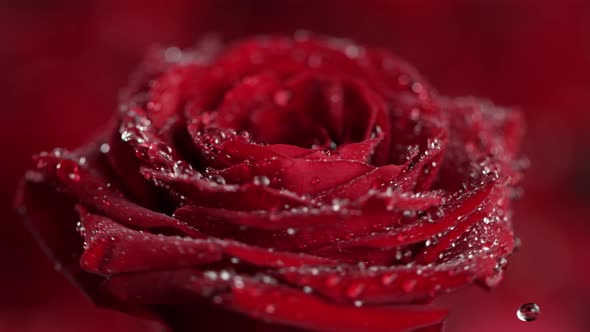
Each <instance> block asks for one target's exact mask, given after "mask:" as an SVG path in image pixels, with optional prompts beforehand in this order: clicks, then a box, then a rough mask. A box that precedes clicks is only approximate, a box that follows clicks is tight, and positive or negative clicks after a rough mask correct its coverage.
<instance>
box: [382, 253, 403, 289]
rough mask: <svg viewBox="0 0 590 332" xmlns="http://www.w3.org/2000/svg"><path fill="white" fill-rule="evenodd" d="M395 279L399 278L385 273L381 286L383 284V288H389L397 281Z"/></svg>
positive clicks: (393, 274)
mask: <svg viewBox="0 0 590 332" xmlns="http://www.w3.org/2000/svg"><path fill="white" fill-rule="evenodd" d="M400 254H401V253H400ZM400 258H401V257H400ZM395 278H397V275H396V274H395V273H385V274H384V275H382V276H381V284H383V286H389V285H391V283H392V282H393V281H394V280H395Z"/></svg>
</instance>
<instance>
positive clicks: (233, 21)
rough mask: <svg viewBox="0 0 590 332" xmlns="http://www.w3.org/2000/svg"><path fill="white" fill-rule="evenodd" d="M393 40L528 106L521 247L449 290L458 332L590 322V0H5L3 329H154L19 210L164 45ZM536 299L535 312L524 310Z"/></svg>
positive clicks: (447, 300)
mask: <svg viewBox="0 0 590 332" xmlns="http://www.w3.org/2000/svg"><path fill="white" fill-rule="evenodd" d="M301 28H303V29H307V30H311V31H314V32H319V33H325V34H331V35H335V36H340V37H348V38H352V39H355V40H356V41H358V42H360V43H365V44H369V45H373V46H379V47H385V48H389V49H391V50H393V51H394V52H395V53H397V54H399V55H401V56H402V57H404V58H405V59H407V60H408V61H409V62H411V63H413V64H414V65H415V66H416V67H417V68H418V69H419V70H420V71H421V72H422V73H423V74H424V75H425V76H426V77H427V78H428V79H429V80H430V81H431V82H432V83H433V85H434V86H435V87H437V88H438V89H439V91H440V92H441V93H443V94H447V95H451V96H462V95H475V96H480V97H488V98H490V99H492V100H493V101H494V102H496V103H497V104H500V105H505V106H515V107H518V108H520V109H521V110H523V112H524V114H525V116H526V118H527V127H528V130H527V137H526V141H525V143H524V146H523V150H524V153H525V154H526V155H527V156H528V157H529V159H530V163H531V167H530V169H529V170H528V174H527V178H526V181H525V183H524V192H525V196H524V198H523V199H521V200H520V201H519V202H518V203H517V204H516V212H515V224H516V225H515V227H516V230H517V234H518V235H519V237H520V239H521V240H522V247H521V249H520V250H519V252H517V253H516V254H515V255H514V256H513V257H512V259H511V260H510V262H509V267H508V271H507V273H506V278H505V281H504V282H503V283H502V284H501V285H500V286H499V287H498V288H497V289H495V290H493V291H492V292H487V291H484V290H482V289H479V288H475V287H474V288H470V289H466V290H463V291H461V292H458V293H455V294H452V295H448V296H445V297H444V298H442V299H440V300H438V302H439V303H441V304H444V305H448V306H450V307H451V308H452V314H451V316H450V319H449V322H448V331H449V332H467V331H478V332H492V331H494V332H495V331H523V332H526V331H535V332H549V331H551V332H553V331H568V332H584V331H590V315H589V314H588V312H589V311H590V282H588V278H589V275H590V264H589V262H590V241H589V240H588V239H589V236H590V218H589V215H590V144H589V143H590V125H589V121H590V2H588V1H586V0H561V1H556V0H521V1H512V0H493V1H492V0H477V1H476V0H441V1H427V0H399V1H398V0H396V1H385V0H362V1H353V0H314V1H311V0H308V1H303V0H302V1H296V0H282V1H275V0H243V1H237V0H236V1H231V0H209V1H206V0H166V1H155V0H104V1H99V0H87V1H76V0H53V1H51V0H0V75H1V76H0V77H1V78H0V110H1V112H2V113H1V120H0V144H2V145H1V147H0V148H1V150H0V151H2V153H3V155H2V157H1V158H2V163H1V166H0V181H1V184H2V185H1V186H0V203H1V204H2V205H1V207H0V208H1V211H0V213H1V214H0V215H1V216H2V218H1V219H0V223H1V225H0V269H1V271H2V272H1V273H0V331H17V332H20V331H24V332H28V331H31V332H32V331H35V332H51V331H61V332H68V331H90V332H92V331H150V330H153V327H154V324H153V323H150V322H147V321H143V320H140V319H137V318H133V317H129V316H126V315H123V314H119V313H116V312H111V311H107V310H102V309H97V308H95V307H94V306H93V305H92V304H91V303H90V302H89V301H88V300H87V299H86V298H85V297H84V296H83V295H81V294H80V293H79V292H78V291H77V290H76V289H74V288H73V287H72V286H70V285H69V284H68V282H67V281H66V280H65V278H63V277H62V276H61V275H60V274H59V273H58V272H56V271H55V269H54V267H53V265H52V264H51V263H50V262H49V261H48V260H47V259H45V257H44V256H43V254H42V253H41V251H40V249H39V248H37V246H36V244H35V242H34V241H33V239H32V238H31V237H30V236H29V235H28V233H27V232H26V230H25V229H24V227H23V226H22V225H21V223H20V221H19V220H18V218H17V217H16V215H15V213H14V212H13V211H12V207H11V205H12V198H13V196H14V191H15V187H16V184H17V181H18V179H19V177H20V176H21V175H22V174H23V173H24V170H25V169H26V168H27V167H29V165H30V156H31V155H32V154H33V153H35V152H38V151H41V150H48V149H51V148H53V147H55V146H61V147H66V148H73V147H76V146H78V145H79V144H80V143H81V142H83V141H84V140H86V139H88V138H90V137H91V136H92V135H93V133H94V132H95V131H97V130H99V129H100V128H101V126H102V125H104V124H105V123H106V122H107V121H108V119H109V117H110V116H111V115H112V114H113V112H114V110H115V109H116V102H117V92H118V91H119V89H120V88H122V87H124V86H125V85H126V82H127V78H128V76H129V74H130V73H131V72H132V71H133V70H134V68H135V67H136V66H137V64H138V63H139V61H140V59H141V57H142V56H143V55H144V54H145V52H146V50H147V49H148V48H149V47H151V46H153V45H155V44H156V45H178V46H180V47H190V46H191V45H193V44H194V43H195V42H196V41H198V40H199V38H201V37H202V36H204V35H207V34H215V35H217V36H220V37H221V38H223V39H225V40H232V39H235V38H238V37H240V36H244V35H251V34H254V33H269V32H285V33H291V32H293V31H295V30H296V29H301ZM526 302H535V303H537V304H538V305H539V306H540V307H541V311H542V312H541V315H540V317H539V319H538V320H537V321H535V322H530V323H525V322H521V321H519V320H518V319H517V318H516V315H515V312H516V309H517V308H518V307H519V306H520V305H521V304H523V303H526Z"/></svg>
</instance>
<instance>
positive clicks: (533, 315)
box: [516, 303, 541, 322]
mask: <svg viewBox="0 0 590 332" xmlns="http://www.w3.org/2000/svg"><path fill="white" fill-rule="evenodd" d="M540 312H541V308H539V306H538V305H537V304H536V303H525V304H523V305H521V306H520V308H518V310H517V311H516V317H518V319H520V320H521V321H523V322H532V321H534V320H536V319H537V318H538V317H539V313H540Z"/></svg>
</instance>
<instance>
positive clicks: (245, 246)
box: [17, 33, 522, 331]
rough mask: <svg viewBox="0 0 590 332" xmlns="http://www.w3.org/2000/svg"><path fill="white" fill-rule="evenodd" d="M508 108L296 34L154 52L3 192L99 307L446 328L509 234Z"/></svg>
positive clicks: (362, 327)
mask: <svg viewBox="0 0 590 332" xmlns="http://www.w3.org/2000/svg"><path fill="white" fill-rule="evenodd" d="M521 134H522V122H521V117H520V115H519V113H516V112H511V111H510V110H507V109H504V108H500V107H496V106H494V105H493V104H491V103H490V102H488V101H481V100H477V99H474V98H458V99H452V98H446V97H442V96H439V95H438V94H437V93H436V92H435V91H434V90H433V89H432V87H430V86H429V84H428V83H427V82H426V81H425V80H424V79H423V78H422V77H420V75H419V74H418V73H417V72H416V70H415V69H413V68H412V67H411V66H409V65H408V64H407V63H405V62H403V61H402V60H400V59H398V58H396V57H395V56H393V55H392V54H390V53H388V52H386V51H382V50H377V49H371V48H367V47H363V46H359V45H356V44H354V43H352V42H350V41H347V40H341V39H333V38H326V37H317V36H313V35H309V34H306V33H298V34H296V35H295V36H294V37H258V38H253V39H247V40H243V41H239V42H237V43H234V44H232V45H229V46H227V47H222V45H220V43H218V42H215V41H212V40H205V41H203V42H202V43H200V44H199V45H198V46H197V47H195V48H194V49H193V50H189V51H184V52H183V51H181V50H179V49H177V48H168V49H166V50H162V51H154V52H152V53H150V54H149V55H148V57H147V58H146V60H145V62H144V64H143V65H142V66H141V68H140V70H139V71H138V73H137V74H136V75H134V76H133V77H132V79H131V82H130V84H129V86H128V88H127V89H126V90H125V91H124V93H123V94H122V97H121V102H120V112H119V113H118V115H117V116H116V117H115V119H114V121H113V123H112V125H111V126H109V128H108V129H107V130H105V131H104V132H103V134H102V135H100V136H99V137H97V138H96V139H95V140H94V141H93V142H92V143H90V144H87V145H85V146H83V147H82V148H80V149H79V150H76V151H66V150H64V149H55V150H54V151H52V152H47V153H41V154H39V155H36V156H35V157H34V160H35V167H33V169H31V170H30V171H29V172H28V173H27V174H26V177H25V179H24V181H23V184H22V186H21V190H20V191H19V194H18V197H17V205H18V207H19V209H20V210H21V212H22V214H23V215H24V217H25V218H24V220H25V221H26V224H27V225H28V226H29V228H30V230H31V232H32V233H33V234H34V235H35V236H36V237H37V238H38V240H39V243H40V244H41V246H42V247H43V248H44V249H45V250H46V251H47V254H48V255H49V256H50V257H51V258H52V259H53V260H54V261H55V262H56V264H57V266H58V267H60V268H61V270H62V271H63V273H64V274H65V275H67V276H68V277H69V278H70V279H71V280H72V282H74V283H76V284H77V285H78V286H79V287H80V288H81V289H82V290H84V292H86V293H87V294H88V295H89V296H90V297H91V298H92V299H93V300H94V301H95V302H96V303H97V304H98V305H100V306H106V307H110V308H114V309H117V310H121V311H125V312H128V313H131V314H135V315H141V316H143V317H150V318H153V319H158V320H161V321H163V322H164V323H166V324H167V325H168V326H169V327H171V328H172V329H173V330H175V331H196V330H205V331H233V330H240V331H271V330H272V331H276V330H285V331H287V330H288V331H296V330H302V329H303V330H317V331H440V330H442V328H443V322H444V320H445V317H446V314H447V313H446V311H445V310H443V309H440V308H435V307H433V306H430V305H428V303H429V302H431V300H432V299H433V298H434V297H435V296H436V295H438V294H441V293H446V292H450V291H452V290H455V289H457V288H459V287H462V286H465V285H469V284H472V283H479V284H481V285H483V286H485V287H493V286H494V285H496V284H497V283H498V282H499V281H500V279H501V277H502V272H503V270H504V268H505V267H506V263H507V260H506V257H507V256H508V255H510V254H511V253H512V251H513V249H514V235H513V232H512V226H511V214H510V205H511V197H514V196H515V194H516V193H517V191H516V190H515V186H516V185H517V183H518V181H519V180H520V178H521V175H520V167H519V165H521V164H522V163H520V162H519V161H518V159H516V156H517V148H518V144H519V141H520V138H521Z"/></svg>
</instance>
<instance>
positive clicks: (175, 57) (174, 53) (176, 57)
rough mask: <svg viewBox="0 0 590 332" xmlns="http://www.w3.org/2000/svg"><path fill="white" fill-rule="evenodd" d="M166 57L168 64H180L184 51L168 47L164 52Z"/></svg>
mask: <svg viewBox="0 0 590 332" xmlns="http://www.w3.org/2000/svg"><path fill="white" fill-rule="evenodd" d="M164 57H165V58H166V61H168V62H178V61H180V59H181V58H182V51H181V50H180V49H179V48H178V47H168V48H167V49H166V50H165V51H164Z"/></svg>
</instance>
